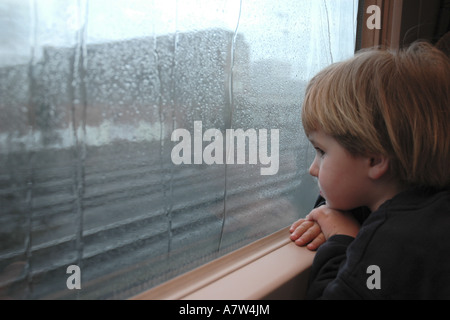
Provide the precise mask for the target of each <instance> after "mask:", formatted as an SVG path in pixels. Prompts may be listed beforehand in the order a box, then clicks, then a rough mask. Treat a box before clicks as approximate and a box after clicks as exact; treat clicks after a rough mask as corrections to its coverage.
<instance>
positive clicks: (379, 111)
mask: <svg viewBox="0 0 450 320" xmlns="http://www.w3.org/2000/svg"><path fill="white" fill-rule="evenodd" d="M449 108H450V61H449V59H448V57H447V56H445V55H444V54H443V53H442V52H440V51H439V50H438V49H436V48H434V47H433V46H432V45H430V44H427V43H423V42H422V43H419V42H418V43H414V44H413V45H411V46H410V47H409V48H407V49H404V50H400V51H395V52H394V51H388V50H382V49H371V50H365V51H361V52H359V53H357V54H356V55H355V57H353V58H352V59H349V60H347V61H344V62H340V63H336V64H333V65H331V66H330V67H328V68H326V69H324V70H323V71H321V72H320V73H319V74H317V75H316V76H315V77H314V78H313V79H312V80H311V81H310V83H309V85H308V88H307V91H306V97H305V101H304V105H303V111H302V122H303V126H304V129H305V132H306V134H309V133H310V132H312V131H316V130H323V132H324V133H326V134H328V135H331V136H332V137H334V138H335V139H336V140H337V141H338V142H339V143H340V144H341V145H342V146H343V147H344V148H345V149H347V150H348V151H349V152H350V153H351V154H352V155H355V156H358V155H365V156H367V155H377V154H381V155H385V156H388V157H389V159H390V172H391V174H392V175H394V177H395V178H397V179H398V181H399V182H400V183H401V184H403V185H405V186H424V187H434V188H440V189H441V188H448V187H449V186H450V130H449V128H450V109H449Z"/></svg>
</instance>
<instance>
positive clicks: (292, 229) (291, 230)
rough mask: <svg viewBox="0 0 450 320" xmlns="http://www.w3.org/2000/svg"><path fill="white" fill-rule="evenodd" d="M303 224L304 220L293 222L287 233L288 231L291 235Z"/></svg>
mask: <svg viewBox="0 0 450 320" xmlns="http://www.w3.org/2000/svg"><path fill="white" fill-rule="evenodd" d="M303 222H305V219H300V220H297V221H295V222H294V223H293V224H292V226H291V228H290V229H289V231H290V232H291V233H292V232H294V231H295V229H297V227H298V226H299V225H301V224H302V223H303Z"/></svg>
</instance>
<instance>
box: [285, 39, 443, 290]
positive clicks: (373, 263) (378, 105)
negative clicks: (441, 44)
mask: <svg viewBox="0 0 450 320" xmlns="http://www.w3.org/2000/svg"><path fill="white" fill-rule="evenodd" d="M302 123H303V126H304V129H305V133H306V134H307V136H308V138H309V139H310V141H311V143H312V144H313V146H314V148H315V149H316V151H317V154H316V157H315V159H314V161H313V163H312V165H311V167H310V169H309V172H310V174H311V175H313V176H314V177H316V178H317V180H318V185H319V189H320V194H321V197H323V199H324V200H325V201H324V204H322V205H320V206H317V207H316V208H315V209H314V210H313V211H311V213H310V214H309V215H308V216H307V217H306V218H305V219H300V220H299V221H297V222H295V223H294V224H293V225H292V227H291V233H292V234H291V239H292V240H294V241H295V242H296V243H297V244H298V245H305V244H307V243H308V242H310V241H311V240H312V241H311V242H310V243H309V244H308V248H309V249H312V250H315V249H317V248H318V247H319V246H320V247H319V248H318V250H317V253H316V256H315V259H314V262H313V266H312V269H311V274H310V283H309V288H308V292H307V298H308V299H319V298H320V299H450V191H449V190H450V137H449V135H450V61H449V59H448V58H447V57H446V56H445V55H444V54H443V53H442V52H440V51H439V50H437V49H435V48H434V47H433V46H431V45H429V44H426V43H415V44H413V45H412V46H410V47H409V48H408V49H405V50H401V51H398V52H390V51H387V50H375V49H374V50H368V51H363V52H360V53H358V54H356V55H355V57H354V58H352V59H350V60H348V61H344V62H341V63H337V64H334V65H332V66H330V67H328V68H326V69H325V70H323V71H322V72H320V73H319V74H318V75H317V76H316V77H314V78H313V79H312V80H311V82H310V84H309V86H308V89H307V93H306V97H305V102H304V106H303V111H302ZM355 211H358V212H360V213H361V212H363V213H364V212H367V213H369V214H368V216H367V215H366V219H365V220H364V221H358V220H357V219H356V217H355V214H354V213H355ZM325 241H326V242H325ZM322 243H323V244H322Z"/></svg>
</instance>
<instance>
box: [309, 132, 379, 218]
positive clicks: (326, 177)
mask: <svg viewBox="0 0 450 320" xmlns="http://www.w3.org/2000/svg"><path fill="white" fill-rule="evenodd" d="M308 138H309V140H310V141H311V143H312V144H313V146H314V148H315V149H316V157H315V158H314V161H313V163H312V164H311V167H310V168H309V173H310V174H311V175H312V176H314V177H316V178H317V179H318V184H319V188H320V193H321V195H322V196H323V197H324V198H325V199H326V200H327V205H328V206H329V207H330V208H332V209H335V210H341V211H348V210H351V209H354V208H357V207H360V206H369V203H370V196H371V187H372V184H371V179H369V177H368V174H367V173H368V172H367V170H368V165H369V162H370V159H369V158H366V157H360V156H358V157H355V156H352V155H351V154H350V153H349V152H348V151H347V150H346V149H345V148H344V147H342V146H341V145H340V144H339V143H338V142H337V140H336V139H334V138H333V137H331V136H329V135H327V134H325V133H323V132H322V131H314V132H312V133H311V134H310V135H309V136H308Z"/></svg>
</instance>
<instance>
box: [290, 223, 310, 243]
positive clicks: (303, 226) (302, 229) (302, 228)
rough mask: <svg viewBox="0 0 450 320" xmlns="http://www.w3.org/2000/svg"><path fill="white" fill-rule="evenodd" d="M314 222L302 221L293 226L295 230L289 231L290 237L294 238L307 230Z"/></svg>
mask: <svg viewBox="0 0 450 320" xmlns="http://www.w3.org/2000/svg"><path fill="white" fill-rule="evenodd" d="M313 224H314V222H312V221H303V222H302V223H301V224H300V225H298V226H297V227H295V230H294V231H292V232H291V233H292V234H291V239H292V240H295V239H297V238H299V237H300V236H301V235H303V234H304V233H305V232H307V231H308V229H309V228H311V227H312V226H313Z"/></svg>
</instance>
